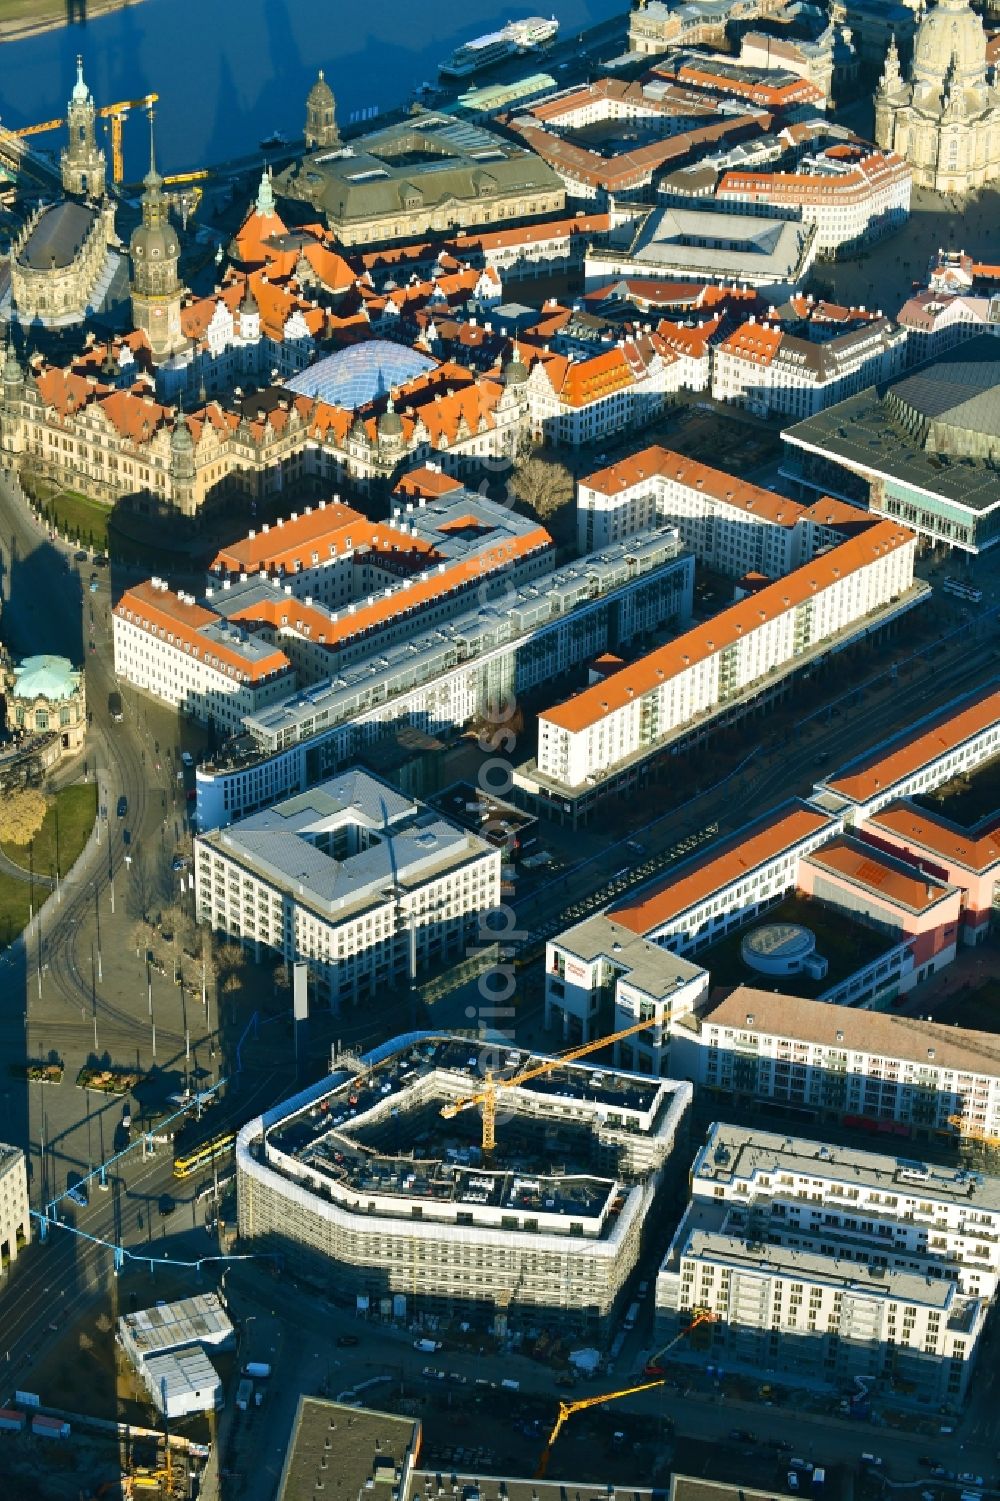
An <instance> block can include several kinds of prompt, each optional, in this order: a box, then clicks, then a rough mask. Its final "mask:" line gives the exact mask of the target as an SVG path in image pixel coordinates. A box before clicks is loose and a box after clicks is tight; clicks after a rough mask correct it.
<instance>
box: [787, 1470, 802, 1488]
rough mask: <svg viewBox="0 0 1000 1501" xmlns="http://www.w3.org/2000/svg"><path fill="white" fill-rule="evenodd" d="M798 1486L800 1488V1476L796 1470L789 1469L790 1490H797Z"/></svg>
mask: <svg viewBox="0 0 1000 1501" xmlns="http://www.w3.org/2000/svg"><path fill="white" fill-rule="evenodd" d="M798 1488H799V1477H798V1475H797V1474H796V1473H795V1471H794V1470H789V1472H788V1489H789V1490H790V1491H797V1490H798Z"/></svg>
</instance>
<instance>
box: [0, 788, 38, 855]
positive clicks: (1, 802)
mask: <svg viewBox="0 0 1000 1501" xmlns="http://www.w3.org/2000/svg"><path fill="white" fill-rule="evenodd" d="M48 806H49V800H48V798H47V797H46V796H45V793H44V792H42V791H40V790H39V788H37V787H22V788H21V789H20V790H19V791H17V792H7V793H5V794H4V795H3V797H0V843H3V844H16V845H27V844H31V842H32V841H33V839H34V837H35V835H36V834H37V833H38V831H39V829H40V828H41V827H42V824H43V823H44V821H45V813H46V810H47V808H48Z"/></svg>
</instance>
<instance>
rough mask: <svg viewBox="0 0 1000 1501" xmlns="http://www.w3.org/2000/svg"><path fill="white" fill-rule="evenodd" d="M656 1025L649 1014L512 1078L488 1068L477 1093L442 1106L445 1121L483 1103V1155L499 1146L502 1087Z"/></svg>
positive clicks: (515, 1083) (536, 1077)
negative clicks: (504, 1076)
mask: <svg viewBox="0 0 1000 1501" xmlns="http://www.w3.org/2000/svg"><path fill="white" fill-rule="evenodd" d="M656 1025H657V1020H656V1017H655V1016H650V1017H647V1018H646V1020H645V1021H640V1022H634V1023H633V1024H632V1026H630V1027H623V1028H622V1029H621V1030H620V1031H618V1032H611V1033H609V1034H608V1036H606V1037H597V1038H595V1039H594V1040H593V1041H592V1042H585V1043H583V1044H582V1045H581V1046H580V1047H576V1048H570V1049H569V1051H568V1052H565V1053H559V1054H557V1056H556V1057H555V1058H547V1059H546V1060H545V1062H544V1063H538V1064H535V1066H534V1067H533V1068H525V1069H522V1070H521V1071H520V1072H519V1073H516V1074H514V1075H513V1076H512V1077H511V1078H509V1079H505V1078H502V1077H499V1076H498V1075H497V1074H496V1073H494V1071H493V1070H492V1069H487V1071H486V1074H485V1077H484V1079H483V1087H482V1089H479V1090H477V1091H476V1092H475V1094H470V1095H464V1096H463V1097H462V1098H461V1099H459V1100H453V1101H451V1102H449V1103H448V1104H447V1105H443V1106H442V1107H441V1114H442V1115H443V1116H444V1117H445V1119H446V1120H452V1119H453V1118H454V1117H455V1116H456V1115H460V1114H461V1113H462V1111H463V1110H472V1109H474V1108H475V1107H476V1106H477V1105H482V1107H483V1154H484V1156H485V1155H487V1154H488V1153H490V1152H492V1151H493V1148H494V1147H495V1146H496V1113H497V1094H498V1092H499V1091H500V1090H501V1089H514V1088H516V1086H517V1085H519V1084H526V1083H527V1082H528V1080H529V1079H538V1078H540V1077H541V1076H542V1075H543V1074H548V1073H551V1072H552V1070H553V1069H555V1068H560V1067H561V1066H562V1065H563V1064H564V1063H572V1062H573V1060H574V1059H575V1058H583V1057H585V1056H586V1055H587V1054H588V1053H594V1052H596V1051H597V1050H598V1049H599V1048H604V1047H607V1046H608V1044H609V1043H614V1042H620V1041H621V1039H622V1038H624V1037H631V1036H632V1035H633V1034H634V1033H636V1032H645V1031H646V1030H647V1029H648V1028H649V1027H654V1026H656Z"/></svg>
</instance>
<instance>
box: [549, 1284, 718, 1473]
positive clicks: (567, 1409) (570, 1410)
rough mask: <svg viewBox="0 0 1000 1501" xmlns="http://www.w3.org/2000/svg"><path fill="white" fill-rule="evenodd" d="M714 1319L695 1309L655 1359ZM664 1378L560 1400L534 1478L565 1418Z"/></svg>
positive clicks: (647, 1388) (643, 1389)
mask: <svg viewBox="0 0 1000 1501" xmlns="http://www.w3.org/2000/svg"><path fill="white" fill-rule="evenodd" d="M714 1321H715V1315H714V1314H713V1313H710V1312H709V1311H708V1310H707V1309H705V1308H698V1309H695V1313H694V1318H693V1319H692V1320H691V1322H690V1324H688V1325H687V1326H686V1327H685V1328H683V1329H682V1330H681V1331H680V1333H679V1334H675V1335H674V1337H673V1339H672V1340H671V1341H670V1343H669V1344H666V1345H664V1347H663V1349H662V1350H661V1351H660V1353H659V1355H658V1356H657V1357H656V1358H657V1360H662V1359H663V1357H664V1355H666V1354H667V1352H668V1351H669V1350H672V1349H673V1347H674V1345H676V1344H677V1343H678V1341H680V1340H682V1339H683V1338H684V1337H685V1335H688V1334H690V1333H691V1330H692V1329H697V1327H698V1325H699V1324H711V1323H714ZM646 1369H647V1370H648V1369H649V1367H648V1366H647V1368H646ZM666 1379H667V1378H666V1376H658V1377H656V1379H655V1380H653V1381H642V1382H640V1383H639V1384H638V1386H626V1387H624V1388H623V1389H622V1390H621V1391H617V1392H604V1393H602V1395H601V1396H599V1397H580V1398H579V1399H578V1400H577V1401H576V1402H560V1403H559V1414H558V1416H557V1418H556V1420H555V1423H554V1424H553V1426H552V1432H551V1433H550V1434H549V1438H548V1442H547V1443H546V1445H545V1448H544V1449H543V1450H542V1457H541V1459H540V1460H539V1461H538V1469H537V1470H536V1471H535V1479H536V1480H541V1479H542V1478H543V1477H544V1475H545V1472H546V1470H547V1469H548V1467H549V1459H550V1457H551V1454H552V1446H553V1444H554V1443H555V1441H556V1439H557V1438H558V1437H559V1435H560V1433H562V1431H563V1428H564V1426H565V1424H566V1422H567V1420H568V1419H569V1418H571V1417H572V1416H573V1414H574V1413H577V1412H584V1411H585V1410H586V1409H587V1408H588V1407H600V1406H601V1405H602V1404H603V1403H604V1402H617V1401H619V1400H620V1398H622V1397H634V1396H635V1394H636V1392H648V1391H652V1389H653V1388H654V1387H656V1386H663V1384H664V1382H665V1381H666Z"/></svg>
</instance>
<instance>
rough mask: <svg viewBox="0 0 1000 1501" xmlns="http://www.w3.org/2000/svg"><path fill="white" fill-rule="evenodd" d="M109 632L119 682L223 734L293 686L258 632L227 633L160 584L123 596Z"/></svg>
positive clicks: (280, 656) (287, 669)
mask: <svg viewBox="0 0 1000 1501" xmlns="http://www.w3.org/2000/svg"><path fill="white" fill-rule="evenodd" d="M112 633H113V638H114V653H115V673H116V675H117V676H118V678H119V679H120V680H121V681H123V682H128V683H131V684H132V685H133V686H134V687H136V688H140V689H141V690H142V691H143V692H144V693H148V694H150V695H151V696H152V697H153V698H158V699H159V700H160V701H161V702H162V703H166V704H171V705H172V706H173V707H174V708H176V709H179V710H181V711H182V712H183V713H185V714H188V715H190V716H191V717H192V718H194V719H198V720H201V721H202V722H203V723H206V724H214V725H216V726H217V727H218V728H220V729H221V730H223V731H226V732H228V733H233V732H235V731H236V730H238V729H239V727H240V725H241V723H242V721H243V716H244V715H245V714H252V713H256V712H257V711H259V710H260V709H262V708H264V707H265V706H266V705H267V704H273V703H275V702H276V701H277V700H278V699H280V698H284V697H286V696H287V695H288V694H289V693H290V692H291V691H292V690H293V689H294V687H295V674H294V672H293V671H292V669H291V665H290V663H289V660H288V658H287V657H286V655H285V653H284V652H283V651H280V650H279V649H278V648H277V647H274V646H272V645H271V644H270V642H268V641H265V640H264V639H263V638H262V637H261V636H260V635H259V634H258V633H257V632H254V631H250V630H247V629H244V628H242V627H240V626H232V627H229V626H226V625H225V624H224V623H223V622H221V621H220V620H219V619H218V617H217V616H216V615H215V614H214V612H213V611H211V610H206V609H203V608H202V607H201V606H200V605H198V604H196V602H195V598H194V595H193V594H184V593H178V594H174V593H173V592H172V591H171V590H170V589H168V587H167V585H166V583H165V582H164V581H163V580H162V579H158V578H153V579H150V580H149V582H148V583H145V584H139V585H137V586H136V587H135V588H133V589H127V590H126V591H125V593H124V594H123V595H122V597H121V599H120V600H119V601H118V604H117V605H116V606H115V609H114V613H113V615H112Z"/></svg>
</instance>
